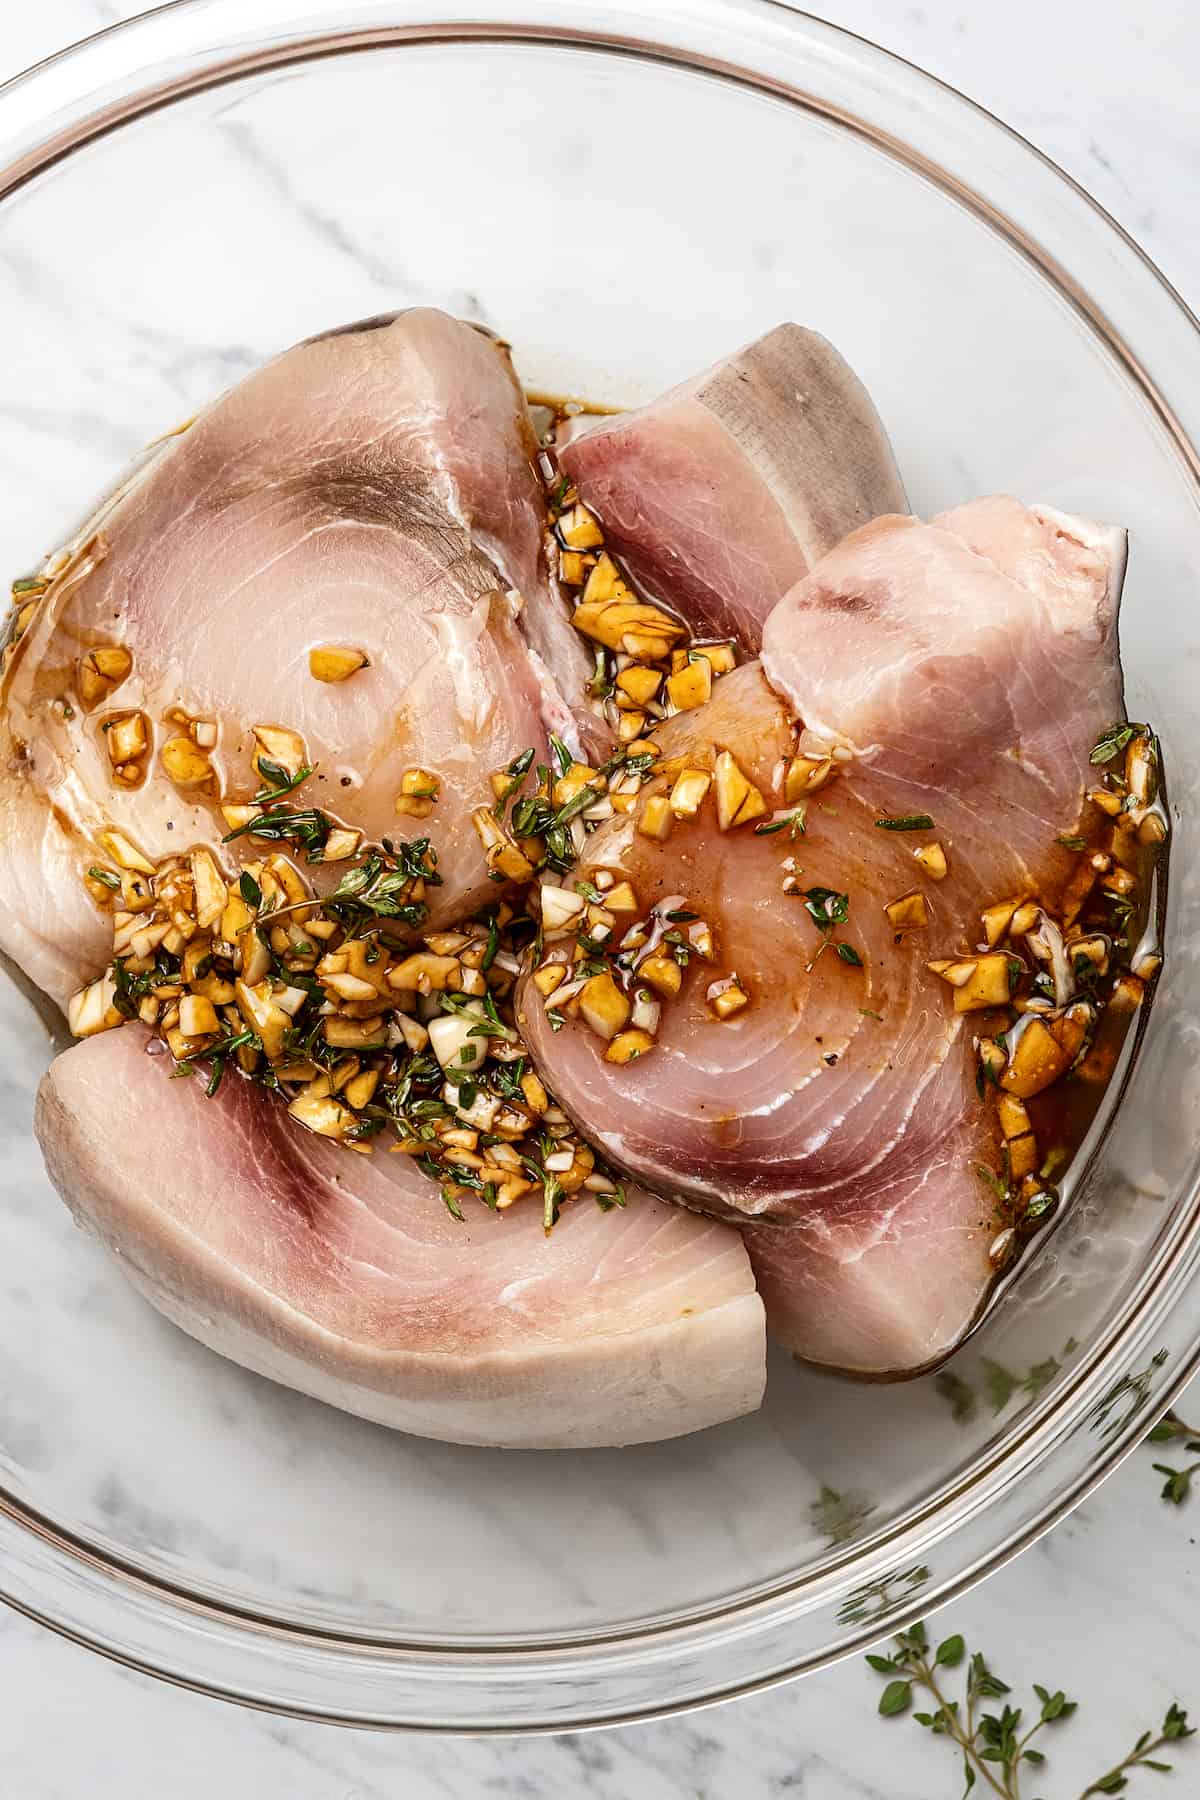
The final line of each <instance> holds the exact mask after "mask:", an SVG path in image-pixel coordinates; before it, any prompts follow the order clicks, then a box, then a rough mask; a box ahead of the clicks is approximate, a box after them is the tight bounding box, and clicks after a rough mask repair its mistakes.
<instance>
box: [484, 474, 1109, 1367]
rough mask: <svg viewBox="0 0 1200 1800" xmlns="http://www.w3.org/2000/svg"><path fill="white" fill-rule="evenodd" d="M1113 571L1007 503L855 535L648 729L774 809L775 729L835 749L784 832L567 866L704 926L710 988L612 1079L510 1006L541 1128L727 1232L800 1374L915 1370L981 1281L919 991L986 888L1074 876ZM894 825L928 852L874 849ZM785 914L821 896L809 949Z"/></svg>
mask: <svg viewBox="0 0 1200 1800" xmlns="http://www.w3.org/2000/svg"><path fill="white" fill-rule="evenodd" d="M972 543H975V544H977V545H979V548H972V547H971V544H972ZM985 547H986V549H987V553H986V554H984V549H985ZM1123 567H1124V546H1123V539H1122V538H1121V536H1120V534H1110V533H1107V532H1106V531H1104V530H1103V529H1102V528H1098V527H1091V526H1089V525H1086V524H1084V523H1083V522H1079V521H1064V520H1061V519H1058V518H1054V519H1051V518H1050V517H1049V516H1048V515H1046V514H1044V513H1041V512H1038V511H1029V510H1027V509H1025V508H1021V507H1019V506H1018V504H1017V503H1016V502H1015V501H1008V500H1006V499H1000V500H987V501H983V502H979V503H974V504H973V505H972V506H969V507H964V508H962V509H959V510H958V511H957V512H956V513H955V514H952V515H948V516H947V517H946V519H945V520H944V521H943V522H942V523H941V524H934V525H921V524H920V523H918V522H916V521H913V520H909V519H901V518H895V519H886V520H881V521H877V522H876V523H874V524H872V525H869V526H867V527H865V528H864V529H863V530H862V531H861V532H859V533H856V534H855V535H854V536H852V537H851V538H850V539H848V540H847V541H846V543H845V544H843V545H842V546H840V547H839V548H838V549H837V550H835V551H834V552H833V553H832V555H831V556H830V557H828V558H826V559H825V560H824V561H823V562H822V563H821V564H819V565H818V567H817V568H816V569H815V570H814V571H813V572H812V574H811V575H809V576H808V577H807V578H806V580H805V581H804V582H803V583H802V584H801V585H800V587H799V588H798V589H797V590H796V591H795V592H794V593H792V594H791V595H789V596H788V598H787V599H786V600H785V601H784V602H782V603H781V606H780V608H779V609H778V611H777V612H776V614H774V615H773V616H772V618H771V620H770V621H769V623H768V629H767V634H766V645H765V648H766V651H767V652H769V656H768V655H765V656H764V663H763V666H762V667H761V668H760V667H757V666H753V665H751V666H746V667H744V668H742V669H739V670H738V671H736V672H735V674H733V675H730V676H727V677H725V678H724V680H723V681H722V682H719V683H718V684H717V688H716V693H715V697H714V701H713V702H711V703H710V705H709V707H706V708H701V709H699V710H698V711H697V712H695V713H691V714H684V715H680V716H679V717H677V718H676V719H673V720H671V721H670V722H669V723H668V724H667V725H666V726H664V727H662V728H660V730H659V732H658V734H657V735H658V738H659V741H660V743H661V745H662V749H663V752H664V755H665V756H666V757H668V758H672V759H674V758H678V757H682V758H683V760H684V761H686V762H687V764H689V765H690V766H695V767H707V768H712V767H713V764H714V761H715V757H716V755H717V753H718V752H719V751H720V750H722V749H729V750H732V751H733V752H734V753H735V755H737V756H738V758H739V760H740V762H741V764H742V766H743V768H744V769H745V772H746V773H747V774H748V775H749V776H750V777H751V779H752V780H754V781H755V782H756V783H757V784H758V785H759V786H760V788H761V789H762V792H763V794H764V796H765V798H766V800H767V804H768V806H769V807H773V808H774V809H775V810H776V811H777V812H779V813H783V812H785V811H786V810H787V809H786V806H785V803H784V801H783V796H782V791H781V789H780V787H779V786H778V785H777V783H778V781H779V779H780V771H781V769H782V767H783V763H784V759H785V758H786V756H787V755H788V754H789V750H790V746H791V742H792V741H793V740H792V738H791V732H792V721H793V719H794V718H795V716H796V714H797V712H798V711H800V710H801V708H803V717H804V718H805V720H806V724H807V721H808V720H810V719H811V718H812V717H813V714H814V713H816V714H817V716H818V718H819V721H820V725H819V729H820V731H821V732H822V733H824V734H825V736H826V738H827V739H828V740H830V741H833V742H837V743H839V744H840V745H841V747H842V748H843V749H844V748H845V747H846V743H847V741H849V742H851V743H853V744H854V746H855V748H856V749H857V750H858V751H859V753H860V754H859V755H858V756H857V757H855V758H852V759H851V760H850V761H849V762H848V763H846V764H844V765H843V767H844V773H843V774H842V776H841V778H840V779H838V780H837V781H835V782H833V783H831V784H830V785H829V786H827V787H826V788H823V789H821V790H819V791H818V792H817V793H815V794H813V795H812V796H811V797H810V799H809V801H808V803H807V813H806V818H805V821H804V831H803V834H802V835H801V834H799V833H797V834H796V835H795V836H793V835H792V834H791V832H790V830H789V829H785V830H783V831H781V832H778V833H773V834H770V835H758V834H756V833H755V832H754V830H753V828H750V829H746V828H743V829H741V830H735V831H731V832H727V833H724V834H722V833H720V832H719V831H718V830H717V828H716V822H715V818H714V817H713V815H712V813H711V811H706V812H704V813H702V814H701V817H700V818H699V819H698V820H696V821H694V822H691V823H688V822H684V821H680V822H678V823H677V824H676V825H675V827H674V829H673V831H672V833H671V835H670V837H669V839H668V840H667V841H666V842H665V843H663V844H659V843H658V842H657V841H655V840H652V839H648V838H646V837H644V836H642V835H641V834H639V832H638V831H637V829H636V825H635V822H634V820H633V819H632V818H630V817H624V818H619V819H615V820H613V821H610V822H609V823H608V824H606V825H605V826H603V827H602V828H601V830H600V831H599V832H597V833H596V834H595V836H593V837H592V838H591V839H590V840H589V843H588V846H587V850H586V853H585V857H584V859H583V861H582V864H581V867H580V870H579V873H580V874H581V875H582V876H584V877H585V878H587V879H594V877H595V874H596V873H597V871H600V870H607V871H609V872H611V873H612V874H613V875H614V876H624V877H627V878H628V879H629V880H630V882H631V883H632V885H633V888H634V890H635V893H636V894H637V896H638V898H639V901H640V902H641V905H642V906H643V908H645V907H649V906H651V905H653V904H655V903H658V902H660V901H662V900H665V899H666V898H667V897H674V905H675V907H676V908H681V907H682V908H686V909H688V910H690V911H692V912H695V913H697V914H699V915H701V916H702V917H703V918H705V919H706V920H708V921H709V922H710V923H711V925H712V928H713V933H714V937H715V962H714V963H713V964H706V963H702V962H700V961H699V959H698V958H696V957H695V956H693V957H692V958H691V961H690V962H689V965H688V967H687V969H686V971H685V975H684V985H683V990H682V992H681V994H680V996H679V998H678V999H676V1000H674V1001H668V1002H667V1003H666V1004H665V1005H664V1007H663V1011H662V1019H661V1024H660V1027H659V1031H658V1036H657V1042H656V1045H655V1048H654V1050H653V1051H652V1052H650V1053H649V1054H648V1055H646V1056H645V1057H643V1058H641V1059H639V1060H638V1061H636V1062H633V1063H630V1064H628V1065H625V1066H614V1065H613V1064H611V1063H609V1062H608V1061H606V1060H605V1058H604V1055H603V1044H602V1043H601V1042H600V1040H598V1039H597V1038H596V1037H595V1036H594V1035H593V1034H592V1033H591V1032H590V1031H589V1030H588V1029H587V1027H586V1026H585V1025H584V1024H582V1023H580V1022H571V1021H568V1022H567V1023H566V1024H565V1025H563V1026H562V1028H561V1029H560V1030H559V1031H558V1032H557V1033H553V1032H552V1031H551V1030H550V1028H549V1022H548V1021H547V1019H546V1006H545V1003H544V1002H543V1001H542V999H541V996H540V994H539V993H538V991H537V988H536V985H535V984H534V983H533V982H532V981H529V980H526V981H525V983H524V985H523V987H522V989H521V994H520V1015H519V1016H520V1017H521V1022H522V1026H523V1029H524V1030H525V1032H526V1034H527V1037H528V1040H529V1042H530V1044H531V1047H532V1049H533V1051H534V1054H535V1056H536V1057H537V1058H538V1059H539V1060H540V1062H541V1064H542V1066H543V1067H544V1068H545V1069H546V1070H547V1072H548V1075H547V1078H548V1079H549V1080H551V1081H552V1083H553V1086H554V1090H555V1094H556V1097H557V1099H558V1101H559V1104H560V1105H562V1106H563V1107H564V1108H565V1109H566V1111H567V1112H568V1113H569V1114H570V1115H571V1116H572V1118H573V1119H574V1120H575V1121H576V1123H577V1124H578V1125H579V1127H580V1128H581V1129H582V1130H583V1131H584V1132H585V1133H587V1134H588V1135H589V1136H590V1137H592V1138H593V1139H594V1140H595V1141H596V1142H597V1143H598V1144H599V1146H600V1147H601V1148H602V1150H603V1151H604V1153H605V1154H606V1155H607V1156H608V1157H609V1159H610V1160H611V1161H613V1162H614V1163H616V1164H618V1165H619V1166H621V1167H623V1168H625V1169H627V1170H628V1171H629V1172H630V1173H631V1174H633V1175H635V1176H636V1178H637V1179H639V1180H642V1181H645V1182H646V1183H647V1184H648V1185H650V1186H651V1187H660V1188H662V1190H663V1191H666V1189H667V1188H668V1186H669V1188H670V1190H671V1191H672V1192H674V1193H676V1194H678V1195H679V1197H680V1198H682V1199H683V1200H684V1201H685V1202H686V1203H687V1204H688V1205H691V1206H695V1207H697V1208H699V1209H702V1210H705V1211H708V1212H711V1213H713V1214H715V1215H717V1216H720V1217H723V1218H727V1219H731V1220H739V1221H741V1222H742V1223H743V1224H744V1225H745V1226H746V1227H747V1229H746V1242H747V1246H748V1248H749V1250H750V1255H751V1260H752V1262H753V1263H754V1265H755V1270H756V1274H757V1275H758V1278H759V1282H760V1287H761V1291H762V1292H763V1296H764V1300H765V1302H766V1304H767V1311H768V1321H769V1324H770V1327H771V1329H772V1330H773V1331H774V1332H775V1334H776V1335H777V1336H778V1337H779V1338H781V1339H782V1341H783V1342H784V1343H785V1344H787V1345H788V1346H789V1347H790V1348H792V1349H794V1350H796V1351H797V1352H798V1353H799V1354H801V1355H802V1356H804V1357H805V1358H807V1359H808V1360H811V1361H814V1362H817V1363H822V1364H828V1365H832V1366H837V1367H841V1368H846V1369H850V1370H853V1371H855V1372H857V1373H862V1374H891V1373H901V1372H911V1371H914V1370H917V1369H920V1368H922V1367H925V1366H927V1365H928V1364H930V1363H931V1362H934V1361H936V1360H937V1359H938V1358H939V1357H941V1356H944V1355H945V1354H946V1353H947V1352H948V1351H949V1350H950V1349H952V1348H953V1346H954V1344H955V1342H956V1341H957V1340H958V1339H959V1338H960V1337H961V1336H962V1334H963V1332H964V1331H965V1330H966V1329H967V1328H968V1327H969V1325H970V1323H971V1321H972V1319H973V1317H974V1316H975V1313H976V1312H977V1310H978V1308H979V1306H980V1304H981V1303H982V1301H983V1299H984V1297H985V1295H986V1292H987V1289H988V1287H989V1285H990V1281H991V1273H992V1271H991V1268H990V1265H989V1261H988V1250H989V1247H990V1244H991V1242H992V1240H993V1239H994V1237H995V1235H996V1232H997V1230H998V1228H999V1227H998V1224H997V1221H996V1219H995V1217H994V1216H993V1214H992V1207H991V1200H990V1197H989V1193H988V1190H987V1189H986V1187H985V1186H984V1184H983V1183H982V1182H981V1181H980V1179H979V1178H978V1176H977V1174H976V1173H975V1171H974V1169H973V1167H972V1164H973V1163H975V1162H983V1163H993V1164H994V1161H995V1157H996V1153H997V1145H996V1142H995V1138H994V1125H993V1124H992V1123H991V1119H990V1115H989V1114H988V1113H987V1111H986V1110H985V1108H984V1107H983V1106H982V1104H981V1103H980V1101H979V1098H978V1095H977V1093H976V1089H975V1059H974V1054H973V1047H972V1037H973V1033H974V1032H975V1031H977V1030H978V1029H980V1028H981V1027H980V1024H979V1020H980V1017H981V1015H978V1014H975V1015H962V1014H955V1013H954V1012H953V1010H952V1008H951V1005H950V1003H949V996H950V990H949V989H948V988H947V987H946V986H945V984H944V983H942V982H941V981H939V980H938V979H937V978H936V977H935V976H933V975H932V974H930V973H929V972H928V970H927V969H926V966H925V965H926V962H927V961H928V960H929V959H930V958H936V957H938V956H941V955H953V954H956V953H962V952H965V951H968V950H970V949H972V948H974V947H975V945H976V944H977V942H978V940H979V938H980V935H981V926H980V920H979V914H980V911H981V909H982V908H983V907H984V906H986V905H989V904H991V903H992V902H995V901H998V900H1002V899H1003V898H1004V897H1005V896H1006V895H1008V894H1014V893H1036V894H1038V895H1039V896H1040V897H1041V898H1042V899H1043V900H1044V901H1045V902H1046V903H1047V905H1049V906H1050V908H1051V910H1053V905H1054V901H1055V899H1056V896H1057V895H1058V893H1059V892H1060V891H1061V889H1062V887H1063V886H1064V884H1065V883H1066V881H1067V879H1068V877H1069V874H1070V871H1071V869H1072V867H1073V859H1072V857H1071V855H1070V853H1069V852H1068V851H1067V850H1066V849H1065V848H1064V847H1062V846H1061V845H1060V844H1058V843H1057V841H1056V840H1057V838H1058V836H1059V835H1060V834H1063V833H1070V832H1073V831H1074V830H1075V829H1076V828H1077V825H1078V821H1079V818H1080V813H1081V808H1082V805H1083V801H1084V792H1085V789H1086V787H1087V786H1088V785H1089V761H1088V758H1089V752H1090V750H1091V747H1092V745H1093V743H1094V742H1095V740H1096V738H1097V737H1098V736H1099V735H1100V733H1101V732H1102V731H1103V730H1104V728H1105V727H1107V726H1108V725H1110V724H1111V723H1112V722H1113V721H1114V719H1117V718H1119V717H1120V716H1121V693H1120V671H1119V663H1118V659H1117V644H1116V605H1117V598H1118V595H1119V590H1120V583H1121V577H1122V571H1123ZM764 671H765V672H766V673H768V674H773V676H774V679H775V687H774V688H772V687H771V686H770V685H769V684H768V682H767V681H766V680H765V679H764ZM735 682H736V683H737V684H738V686H737V687H736V688H733V687H731V686H730V685H729V684H733V683H735ZM739 712H740V714H741V718H740V719H739V717H738V714H739ZM801 741H803V740H801ZM915 813H920V814H927V815H929V816H930V817H931V818H932V820H933V822H934V823H933V828H932V829H931V830H925V831H921V832H917V833H910V832H907V831H896V832H893V831H889V830H885V829H881V828H880V827H879V826H878V825H877V824H876V821H877V820H878V819H896V818H898V817H900V816H902V815H912V814H915ZM931 839H936V840H937V841H938V842H940V843H941V844H942V845H943V846H944V848H945V851H946V854H947V858H948V862H949V874H948V877H947V879H946V880H944V881H943V882H940V883H937V884H934V883H926V882H924V881H923V880H922V877H921V874H920V871H919V869H918V866H917V865H916V864H915V863H914V861H913V851H914V849H915V848H916V847H919V846H920V845H921V844H923V843H927V842H929V841H930V840H931ZM788 878H790V879H791V880H792V882H793V885H795V886H797V887H798V888H799V889H800V890H801V892H800V893H793V894H788V893H786V892H785V890H784V881H785V879H788ZM810 888H825V889H829V890H832V891H833V892H835V893H838V894H844V895H845V896H846V897H847V917H846V919H845V921H844V922H843V923H842V924H840V925H839V926H838V928H837V929H836V930H835V931H833V932H831V933H829V934H828V937H829V941H828V942H825V941H824V940H825V934H823V932H822V930H821V928H820V926H819V924H818V923H817V922H816V921H815V920H814V919H813V917H812V916H811V913H810V910H809V908H808V906H807V905H806V903H805V892H806V891H807V890H808V889H810ZM914 888H921V889H922V890H923V891H924V892H925V893H926V896H927V900H928V905H929V908H930V921H929V923H928V925H927V926H925V927H924V928H922V929H919V930H912V931H907V932H904V933H902V934H899V941H898V942H897V941H896V939H897V935H898V934H896V933H895V932H894V930H893V928H892V926H891V923H890V921H889V919H888V918H887V916H886V914H885V911H884V908H885V907H886V905H887V904H888V903H889V902H890V901H892V900H895V899H898V898H900V897H901V896H902V895H904V894H905V893H908V892H911V891H912V890H913V889H914ZM835 940H836V942H835ZM837 943H841V944H842V945H843V946H844V947H845V949H846V950H847V951H848V952H850V953H852V957H857V958H858V961H857V962H856V961H854V960H852V959H851V960H845V959H843V957H842V954H841V953H840V952H839V951H838V949H837ZM732 971H736V973H737V974H738V976H739V978H740V980H741V981H742V984H743V985H744V987H745V988H746V990H747V991H748V992H749V994H750V996H751V1004H750V1005H749V1006H748V1007H747V1008H746V1009H745V1010H744V1011H743V1012H740V1013H738V1014H735V1015H734V1016H733V1017H732V1018H731V1019H729V1020H727V1021H725V1022H723V1023H718V1022H717V1021H716V1020H714V1018H713V1017H712V1015H711V1013H710V1011H709V1008H708V1005H707V1001H706V990H707V988H708V985H709V983H710V982H711V981H712V980H713V979H714V977H716V976H720V975H723V974H726V973H729V972H732Z"/></svg>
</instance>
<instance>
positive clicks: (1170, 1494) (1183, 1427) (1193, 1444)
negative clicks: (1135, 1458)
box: [1146, 1412, 1200, 1506]
mask: <svg viewBox="0 0 1200 1800" xmlns="http://www.w3.org/2000/svg"><path fill="white" fill-rule="evenodd" d="M1146 1442H1147V1443H1148V1444H1182V1446H1183V1448H1184V1450H1185V1451H1186V1452H1187V1454H1188V1455H1189V1456H1200V1430H1198V1429H1197V1428H1196V1426H1194V1425H1189V1424H1188V1423H1187V1421H1186V1420H1185V1419H1181V1418H1180V1417H1179V1414H1178V1413H1174V1412H1168V1413H1164V1414H1163V1417H1162V1418H1161V1419H1160V1420H1159V1421H1158V1424H1157V1425H1156V1426H1155V1427H1154V1430H1153V1431H1151V1432H1150V1433H1149V1434H1148V1435H1147V1437H1146ZM1152 1467H1153V1468H1154V1469H1155V1470H1156V1471H1157V1473H1158V1474H1159V1475H1165V1476H1166V1480H1165V1481H1164V1482H1163V1487H1162V1497H1163V1499H1164V1500H1169V1501H1171V1503H1172V1504H1173V1505H1174V1506H1182V1504H1183V1502H1184V1501H1185V1500H1186V1499H1187V1498H1188V1496H1189V1494H1190V1493H1191V1491H1192V1477H1193V1476H1194V1475H1195V1474H1196V1473H1197V1472H1198V1471H1200V1462H1193V1463H1187V1464H1185V1465H1184V1467H1183V1468H1178V1469H1177V1468H1175V1467H1173V1465H1172V1464H1170V1463H1157V1462H1156V1463H1154V1464H1153V1465H1152Z"/></svg>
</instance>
